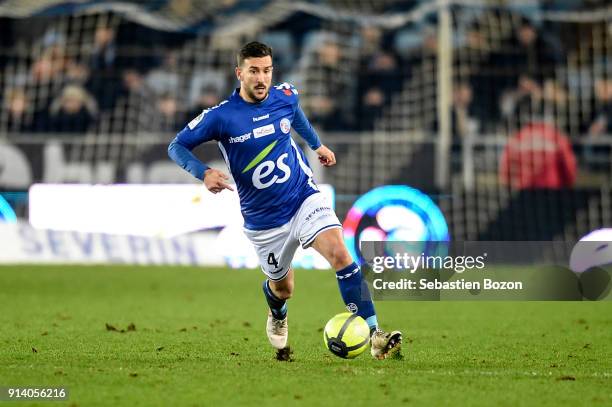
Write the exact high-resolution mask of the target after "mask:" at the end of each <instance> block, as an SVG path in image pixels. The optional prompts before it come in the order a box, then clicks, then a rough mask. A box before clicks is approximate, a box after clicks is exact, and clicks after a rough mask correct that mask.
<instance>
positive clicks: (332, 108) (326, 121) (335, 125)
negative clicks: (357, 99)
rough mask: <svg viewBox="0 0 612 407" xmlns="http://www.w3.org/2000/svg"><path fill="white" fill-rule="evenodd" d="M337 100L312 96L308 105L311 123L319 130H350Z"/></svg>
mask: <svg viewBox="0 0 612 407" xmlns="http://www.w3.org/2000/svg"><path fill="white" fill-rule="evenodd" d="M337 100H338V99H332V98H330V97H329V96H325V95H319V96H312V97H311V98H310V99H309V104H308V112H309V114H308V119H309V120H310V122H311V123H312V124H313V125H315V126H316V127H317V128H320V129H323V130H327V131H347V130H350V127H349V125H348V123H346V121H345V120H344V115H343V114H342V112H341V111H340V109H339V107H338V104H337Z"/></svg>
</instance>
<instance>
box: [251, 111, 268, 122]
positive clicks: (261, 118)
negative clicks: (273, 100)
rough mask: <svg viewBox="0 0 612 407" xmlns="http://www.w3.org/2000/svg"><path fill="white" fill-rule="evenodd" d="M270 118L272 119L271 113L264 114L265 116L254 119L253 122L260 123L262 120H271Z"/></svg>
mask: <svg viewBox="0 0 612 407" xmlns="http://www.w3.org/2000/svg"><path fill="white" fill-rule="evenodd" d="M269 118H270V113H268V114H264V115H263V116H259V117H253V121H254V122H258V121H260V120H265V119H269Z"/></svg>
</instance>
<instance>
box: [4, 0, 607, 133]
mask: <svg viewBox="0 0 612 407" xmlns="http://www.w3.org/2000/svg"><path fill="white" fill-rule="evenodd" d="M414 3H417V2H414ZM0 20H1V23H0V26H2V29H1V34H2V35H1V37H2V38H3V40H2V41H1V42H0V71H1V72H2V75H1V78H2V79H1V80H0V86H1V87H0V91H1V93H0V106H1V109H0V132H2V133H65V134H73V135H75V136H78V135H82V134H84V133H87V132H94V133H102V132H104V133H124V134H125V133H129V132H134V131H140V132H143V131H144V132H151V133H169V134H170V133H174V132H176V131H177V130H178V129H180V128H181V127H182V126H183V125H184V124H185V123H186V122H188V121H189V120H190V119H191V118H193V117H195V116H196V115H197V114H198V113H199V112H200V111H202V109H205V108H208V107H211V106H214V105H216V104H218V103H219V102H220V101H221V100H222V99H224V98H225V97H226V96H227V95H228V94H229V93H230V92H231V91H232V89H233V88H234V87H235V85H236V81H235V78H234V77H233V71H232V69H231V63H232V61H233V59H232V58H233V55H232V50H230V49H223V48H218V44H215V42H214V41H213V36H211V35H208V34H199V35H196V34H193V33H185V32H179V33H176V32H174V33H168V32H162V31H158V30H154V29H151V28H147V27H145V26H142V25H139V24H137V23H134V22H131V21H128V20H126V19H123V18H121V17H119V16H118V15H113V14H108V13H106V14H103V15H100V16H98V17H95V16H94V18H93V20H92V19H91V16H88V17H87V16H86V17H76V16H64V17H62V18H61V21H62V24H63V25H62V24H57V21H54V20H53V19H48V20H45V24H40V27H38V28H37V29H31V25H32V24H33V22H35V21H33V20H32V19H21V20H16V19H9V18H1V19H0ZM85 21H94V26H93V27H91V29H88V30H87V29H85V28H84V27H83V25H84V22H85ZM492 21H493V23H492ZM298 22H299V24H298ZM594 24H596V23H594ZM60 25H61V26H62V27H63V28H60ZM492 30H498V31H499V32H496V33H492ZM26 31H27V32H28V34H25V35H24V33H25V32H26ZM565 31H566V30H564V26H563V25H562V24H553V23H552V22H550V21H548V22H545V23H543V24H536V23H534V21H532V20H530V19H529V18H527V17H525V16H522V15H520V14H519V13H518V12H517V11H510V10H506V9H492V10H487V11H485V12H482V13H480V14H479V15H477V16H476V17H475V18H472V19H471V21H470V22H469V23H468V24H465V25H463V26H462V27H460V28H458V29H457V37H458V38H460V40H457V41H456V43H454V44H453V49H454V50H453V58H454V61H453V67H454V68H455V72H454V74H453V82H454V83H453V95H452V101H453V103H452V132H453V136H454V137H456V138H457V139H460V138H461V137H463V136H464V135H465V134H468V133H477V134H489V133H495V132H498V131H500V129H503V130H515V129H518V128H519V127H521V126H522V125H523V124H525V123H527V122H530V121H533V120H534V119H541V118H545V119H550V120H552V121H553V122H554V125H555V126H557V128H559V129H560V130H562V131H563V132H565V133H566V134H568V135H569V136H570V137H582V136H584V135H593V136H595V135H603V134H612V60H610V54H609V52H608V54H607V55H606V53H605V52H604V53H601V54H599V53H598V52H599V51H598V49H596V48H594V47H592V46H588V45H587V46H586V47H585V45H584V40H583V38H575V36H574V35H568V33H567V32H565ZM583 31H588V30H583ZM493 34H494V35H493ZM606 35H607V40H606V43H607V44H608V48H603V49H604V50H605V49H607V50H608V51H609V44H610V43H612V41H610V38H609V37H610V36H611V35H612V34H610V32H609V31H608V33H607V34H606ZM260 39H261V40H263V41H267V42H268V43H269V44H270V45H272V47H273V48H274V49H275V51H276V55H275V64H276V66H275V69H276V73H275V74H276V81H278V82H282V81H285V80H287V81H295V82H297V84H298V85H301V89H300V90H301V92H302V99H301V101H302V104H303V106H304V109H305V111H306V112H307V114H308V116H309V118H310V119H311V121H312V122H313V123H314V124H315V125H316V126H317V127H318V128H320V129H321V130H323V131H326V132H334V131H343V132H344V131H368V130H372V129H375V128H376V127H377V124H378V123H380V122H381V120H383V121H384V117H385V114H386V112H387V111H389V110H391V107H392V106H393V105H394V103H396V98H398V97H399V96H398V95H400V94H401V93H402V92H408V91H410V92H414V89H417V92H419V91H423V92H425V90H420V89H421V88H419V86H418V84H419V83H420V82H421V81H422V80H423V78H422V75H423V74H424V73H428V74H432V75H435V66H436V63H437V50H438V46H439V44H438V38H437V32H436V21H435V19H433V21H431V22H428V24H424V25H415V24H411V25H408V26H406V27H402V28H399V29H396V30H385V29H382V28H380V27H378V26H375V25H362V26H360V27H359V28H358V29H354V30H351V32H350V34H340V33H338V32H330V30H329V29H328V28H327V27H326V26H325V25H324V24H321V22H320V21H319V20H318V19H317V18H315V17H312V16H310V17H305V16H303V15H301V16H298V17H292V18H289V19H288V20H287V21H284V22H282V23H279V24H277V26H275V27H271V28H269V29H268V30H266V31H265V32H263V33H262V34H260ZM586 41H587V43H588V41H589V40H586ZM347 44H350V46H347ZM585 49H586V50H588V51H590V54H589V55H587V56H584V54H585ZM591 73H596V75H594V76H593V75H591ZM585 74H586V75H587V76H590V78H589V79H590V80H589V81H588V82H587V83H586V86H585V82H584V81H582V80H580V78H583V77H584V76H585ZM410 84H412V86H410ZM419 97H420V96H417V97H416V99H417V100H419ZM421 97H423V98H425V97H428V96H425V95H421ZM430 97H433V98H435V91H434V92H433V94H432V95H431V96H430ZM434 106H435V103H434ZM435 117H436V115H435V114H433V115H431V116H430V118H429V119H426V118H417V117H413V119H414V120H416V121H417V122H418V121H419V120H421V121H420V122H419V126H420V127H422V129H424V130H427V131H432V132H433V131H435V130H436V129H437V126H438V124H437V120H436V119H435ZM391 127H392V128H393V129H398V130H402V127H401V125H397V126H395V125H394V126H391Z"/></svg>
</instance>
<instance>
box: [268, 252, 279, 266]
mask: <svg viewBox="0 0 612 407" xmlns="http://www.w3.org/2000/svg"><path fill="white" fill-rule="evenodd" d="M268 264H269V265H271V266H274V267H275V268H278V260H276V259H275V258H274V253H270V254H268Z"/></svg>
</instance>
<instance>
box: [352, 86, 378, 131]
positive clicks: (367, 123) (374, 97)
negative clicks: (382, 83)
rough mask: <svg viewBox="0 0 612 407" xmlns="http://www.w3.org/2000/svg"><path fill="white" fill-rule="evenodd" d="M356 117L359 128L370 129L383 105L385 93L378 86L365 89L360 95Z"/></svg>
mask: <svg viewBox="0 0 612 407" xmlns="http://www.w3.org/2000/svg"><path fill="white" fill-rule="evenodd" d="M359 106H360V107H361V109H360V111H359V115H358V116H357V117H358V120H359V121H358V126H359V129H360V130H372V129H373V128H374V124H375V122H376V119H377V118H379V117H380V115H381V113H382V111H383V108H384V106H385V94H384V92H383V90H382V89H381V88H379V87H372V88H369V89H367V90H366V91H365V92H364V93H363V96H362V97H361V103H360V104H359Z"/></svg>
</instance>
